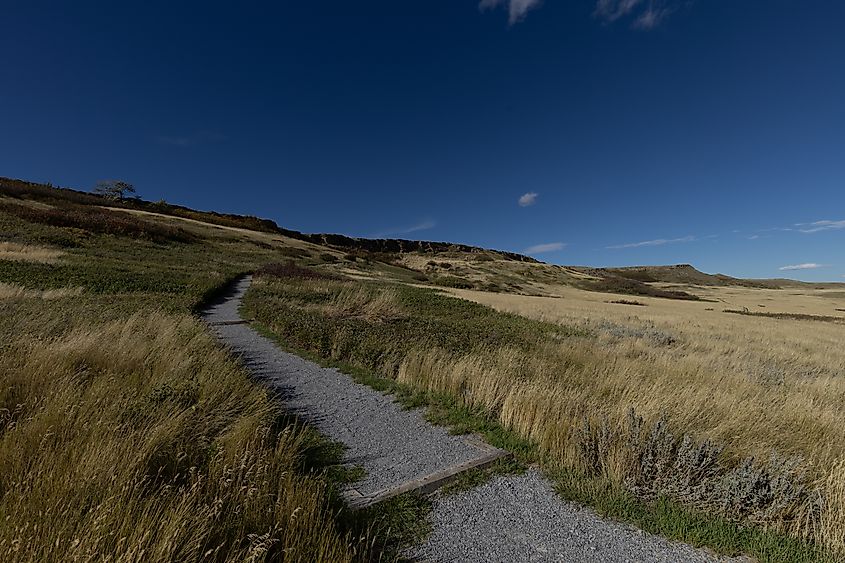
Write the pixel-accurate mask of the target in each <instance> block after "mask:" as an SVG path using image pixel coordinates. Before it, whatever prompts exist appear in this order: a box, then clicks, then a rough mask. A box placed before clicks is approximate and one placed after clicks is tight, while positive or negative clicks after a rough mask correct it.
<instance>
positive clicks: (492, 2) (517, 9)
mask: <svg viewBox="0 0 845 563" xmlns="http://www.w3.org/2000/svg"><path fill="white" fill-rule="evenodd" d="M542 3H543V0H481V2H480V3H479V4H478V9H479V10H481V11H482V12H484V11H487V10H493V9H495V8H498V7H500V6H504V7H506V8H507V10H508V23H509V24H510V25H513V24H515V23H519V22H521V21H522V20H523V19H525V16H526V14H528V12H529V11H531V10H533V9H534V8H538V7H540V5H541V4H542Z"/></svg>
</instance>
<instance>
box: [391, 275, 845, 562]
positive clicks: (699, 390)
mask: <svg viewBox="0 0 845 563" xmlns="http://www.w3.org/2000/svg"><path fill="white" fill-rule="evenodd" d="M712 291H713V292H714V294H713V295H712V297H715V298H719V299H723V300H745V301H747V302H748V303H749V304H752V303H754V302H763V303H766V304H767V305H768V307H769V308H775V307H777V308H778V310H805V311H806V310H810V311H813V312H815V310H814V309H813V307H816V308H820V307H828V308H830V307H833V303H832V302H830V301H829V300H827V301H826V299H827V298H820V297H817V296H814V295H810V296H803V297H802V296H799V295H796V294H794V292H793V293H786V292H777V291H761V290H738V289H730V290H723V291H718V290H715V289H713V290H712ZM455 293H457V294H459V295H460V296H461V297H464V298H469V299H472V300H474V301H477V302H479V303H483V304H487V305H490V306H492V307H494V308H496V309H499V310H501V311H505V312H510V313H516V314H519V315H522V316H527V317H529V318H534V319H537V320H543V321H546V322H554V323H561V324H565V325H578V326H583V327H585V328H588V329H590V330H592V331H594V333H595V334H596V338H590V339H570V340H569V341H567V342H566V343H562V344H560V345H556V344H548V343H547V344H546V345H544V346H543V347H541V348H540V349H539V353H538V354H536V355H533V356H532V357H524V356H519V355H518V354H516V356H517V357H513V356H514V354H515V353H514V352H511V353H510V356H511V357H509V358H507V360H503V359H500V358H501V357H502V355H503V352H502V351H497V353H494V354H487V355H482V356H481V357H479V358H474V359H472V361H473V362H474V364H473V370H471V371H466V370H460V369H457V370H452V371H451V372H450V376H449V377H454V378H456V379H457V381H458V383H455V382H451V383H450V385H452V386H455V385H463V386H464V387H466V388H470V389H472V393H471V395H470V396H468V397H467V400H468V401H471V402H474V401H478V402H479V403H480V404H490V403H496V404H500V405H502V407H501V410H500V413H501V418H502V421H503V422H504V423H506V424H507V425H509V426H510V427H513V428H515V429H517V430H518V431H519V432H520V433H523V434H524V435H527V436H531V437H532V438H534V439H536V440H538V441H539V442H540V443H541V444H545V445H546V447H547V448H548V450H549V451H550V452H556V454H557V455H559V456H560V458H561V460H562V462H564V463H567V464H573V463H579V462H580V461H579V456H580V455H581V452H579V451H578V447H577V441H573V440H571V438H570V437H571V436H573V435H577V433H578V430H577V429H578V425H579V424H581V422H580V420H579V419H580V418H581V417H583V416H584V415H585V414H586V415H590V414H592V419H593V431H595V430H596V426H597V425H598V426H601V424H603V422H602V421H601V419H607V420H609V421H612V425H615V424H617V423H619V422H620V421H623V420H624V417H625V413H626V411H627V410H628V409H629V408H631V407H634V409H635V410H636V412H637V414H638V415H639V416H642V417H644V419H645V421H646V425H647V426H648V425H653V424H655V423H656V421H658V420H660V419H661V417H664V416H665V417H667V418H668V420H669V421H670V424H671V427H672V428H673V429H674V431H675V432H676V434H678V435H679V436H680V435H683V434H688V435H691V436H695V437H696V439H697V440H711V441H712V443H714V444H719V445H721V446H723V447H724V448H725V450H726V451H725V453H726V454H727V455H729V456H730V457H733V458H734V459H743V458H748V457H754V459H755V461H756V462H757V463H761V462H766V460H770V458H771V456H772V453H773V452H777V454H778V455H779V456H780V459H779V460H778V463H777V464H776V465H777V467H769V468H768V469H767V471H769V472H770V473H772V472H773V474H778V473H777V471H778V468H780V469H789V473H791V474H792V475H793V476H794V479H795V480H799V481H802V482H804V483H805V484H806V486H807V487H808V488H812V489H816V490H817V491H818V492H819V495H820V496H814V495H813V494H810V493H808V494H807V495H805V500H804V502H803V503H802V504H801V505H800V506H793V507H791V508H790V507H787V509H786V510H785V513H786V514H787V515H788V516H787V517H785V518H779V519H776V520H775V521H772V522H769V523H770V525H772V526H773V527H775V528H779V529H782V530H785V531H788V532H790V533H792V534H794V535H797V536H801V537H810V536H813V537H816V538H818V539H820V540H821V541H822V542H823V543H824V544H825V545H828V546H832V547H835V548H838V549H845V536H844V535H843V532H842V530H843V529H845V496H843V487H845V473H843V470H842V467H843V465H842V464H843V460H845V425H843V424H842V422H841V421H842V420H843V417H845V379H843V377H842V376H843V374H845V349H843V348H842V347H841V345H840V344H841V342H842V337H843V332H842V327H841V326H838V325H835V324H831V323H821V322H811V321H790V320H779V319H756V318H753V317H752V318H749V317H737V316H735V315H727V314H722V313H721V312H720V311H713V310H712V309H713V306H712V305H711V304H709V303H700V304H698V303H689V304H688V303H682V304H681V303H674V302H671V303H668V302H666V301H663V300H657V299H646V300H645V301H646V303H647V307H643V308H637V310H636V312H635V313H631V312H630V310H629V309H627V308H625V307H620V306H619V305H614V304H609V303H607V302H606V300H607V299H608V297H609V296H606V295H601V294H588V293H586V292H579V291H577V290H566V291H565V292H564V294H563V298H562V299H550V298H527V297H522V296H515V295H492V294H483V293H480V292H455ZM775 300H777V301H775ZM740 302H742V301H740ZM708 309H711V310H708ZM414 361H419V360H414V359H413V358H409V362H411V364H409V366H408V367H407V368H405V372H404V373H403V374H402V375H401V376H402V377H404V378H407V379H409V380H412V381H416V384H417V385H428V384H429V383H428V382H427V379H428V378H429V377H430V375H426V374H428V373H430V369H429V368H415V367H414V366H413V362H414ZM429 361H430V360H429ZM468 361H470V359H467V358H464V359H462V362H463V363H464V364H466V363H467V362H468ZM538 364H541V365H538ZM455 365H456V366H459V365H460V364H458V363H456V364H455ZM515 365H517V366H520V368H519V369H517V370H516V371H515V370H514V368H513V366H515ZM438 369H440V370H441V371H440V372H439V373H438V375H437V378H439V379H442V378H444V377H447V376H446V375H444V372H443V371H442V370H443V369H444V368H443V367H439V368H438ZM526 372H529V373H533V374H537V375H536V376H532V377H530V378H528V379H526V378H525V377H524V374H525V373H526ZM451 374H453V375H451ZM514 374H523V376H522V380H523V381H525V382H526V384H525V385H520V386H518V387H517V388H514V387H511V386H508V385H507V382H508V381H511V380H513V379H514ZM518 379H520V377H519V375H517V380H518ZM462 380H465V381H467V383H460V381H462ZM469 382H473V383H469ZM597 418H598V419H599V420H596V419H597ZM610 457H617V458H618V457H620V454H619V453H618V452H617V453H613V454H611V455H610ZM622 457H624V456H622ZM799 460H800V461H799ZM611 465H613V464H611ZM619 465H620V464H619V463H616V467H617V469H616V470H608V473H609V474H610V475H611V476H614V475H615V476H616V477H615V478H616V479H620V475H624V474H625V471H621V470H619V469H618V468H619ZM622 480H624V479H622ZM757 516H758V517H759V516H761V515H759V514H758V515H757ZM763 519H765V518H763Z"/></svg>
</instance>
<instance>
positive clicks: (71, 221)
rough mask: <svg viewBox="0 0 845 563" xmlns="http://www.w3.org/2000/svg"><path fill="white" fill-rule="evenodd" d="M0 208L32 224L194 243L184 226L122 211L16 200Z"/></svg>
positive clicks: (1, 205)
mask: <svg viewBox="0 0 845 563" xmlns="http://www.w3.org/2000/svg"><path fill="white" fill-rule="evenodd" d="M0 211H3V212H6V213H9V214H11V215H15V216H16V217H19V218H21V219H23V220H24V221H29V222H31V223H41V224H43V225H50V226H53V227H63V228H75V229H82V230H85V231H90V232H92V233H101V234H108V235H116V236H126V237H132V238H138V239H147V240H151V241H154V242H183V243H187V242H193V241H194V240H196V237H195V236H194V235H192V234H190V233H189V232H187V231H186V230H184V229H181V228H179V227H172V226H169V225H163V224H161V223H154V222H152V221H144V220H143V219H138V218H136V217H132V216H130V215H126V214H124V213H118V212H114V211H109V210H107V209H103V208H102V207H94V206H82V205H65V206H63V207H55V208H51V209H36V208H33V207H30V206H26V205H18V204H16V203H5V202H3V203H0Z"/></svg>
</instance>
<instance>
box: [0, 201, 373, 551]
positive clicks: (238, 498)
mask: <svg viewBox="0 0 845 563" xmlns="http://www.w3.org/2000/svg"><path fill="white" fill-rule="evenodd" d="M4 193H6V192H4ZM13 195H14V196H15V197H2V198H0V233H2V240H0V343H2V344H0V347H1V348H2V353H0V559H2V560H3V561H9V562H13V561H39V562H40V561H69V560H74V561H88V560H92V561H93V560H104V559H111V560H145V561H188V560H201V559H202V560H214V561H244V560H264V559H265V558H268V557H270V558H278V557H279V556H280V554H281V553H282V552H284V553H285V555H284V560H285V561H303V562H306V561H315V560H317V561H331V562H334V561H353V560H367V559H369V558H370V557H377V556H378V553H379V550H380V549H381V548H380V544H379V540H380V539H381V538H383V537H384V534H382V533H381V532H379V530H378V528H377V527H373V528H372V529H371V530H370V532H368V533H370V534H372V536H371V537H368V539H367V541H364V542H363V543H362V542H361V541H359V540H360V538H361V533H362V532H359V531H356V530H357V528H355V527H354V526H350V524H349V523H348V522H342V521H340V520H338V519H337V510H338V508H339V505H338V504H337V500H336V494H335V492H334V488H335V483H336V480H335V479H329V478H328V477H327V476H326V473H325V472H324V470H323V469H322V468H321V463H335V462H336V461H337V460H336V459H330V458H325V459H324V461H323V462H317V461H316V460H317V459H318V458H319V457H320V456H317V457H316V458H315V457H314V455H313V454H314V452H315V451H317V450H318V449H320V448H323V447H324V446H323V445H322V443H321V442H320V441H319V439H318V438H317V437H315V436H314V435H313V434H312V433H311V432H310V431H307V430H306V429H304V428H301V427H297V426H295V425H291V424H290V423H289V422H286V419H285V418H284V417H282V416H281V414H282V413H280V412H279V410H278V406H277V405H276V404H275V403H274V401H273V400H272V399H271V398H270V397H269V396H268V395H267V394H266V393H265V392H264V391H263V390H262V388H261V387H259V386H258V385H257V384H255V383H254V382H252V381H251V380H250V379H249V378H248V376H247V375H246V374H245V373H244V372H243V371H242V370H241V368H240V367H239V366H238V364H236V363H235V362H234V361H233V360H232V359H231V358H230V357H229V356H228V355H227V354H226V353H225V351H224V350H222V349H221V348H220V346H219V345H218V344H217V343H216V340H215V339H214V338H213V337H212V336H211V335H210V334H209V333H208V331H207V329H206V328H205V327H204V326H203V325H202V324H201V323H200V322H199V321H198V320H197V319H196V318H195V317H193V316H192V315H191V312H192V310H194V309H195V308H196V307H197V306H199V305H200V304H201V303H202V302H203V301H204V300H205V299H206V298H207V297H208V296H210V295H212V294H214V292H215V291H217V290H218V289H219V288H220V287H221V286H222V285H223V284H225V283H226V282H227V281H228V280H230V279H232V277H233V276H235V275H238V274H240V273H242V272H244V271H248V270H252V269H254V268H256V267H258V266H260V265H261V264H264V263H266V262H270V261H274V260H279V259H284V258H285V257H286V256H291V255H295V256H298V257H300V258H301V259H304V260H308V259H310V257H311V256H313V257H314V260H316V261H318V262H319V261H320V259H319V258H318V257H317V256H318V255H319V253H325V252H326V249H325V248H319V247H315V246H314V245H310V244H308V243H304V242H302V241H298V240H294V239H288V238H285V237H282V236H280V235H276V234H269V233H253V232H245V231H241V230H239V229H238V228H235V229H231V228H219V227H214V226H211V225H207V224H197V223H192V222H188V221H184V220H181V219H179V220H176V219H172V220H171V219H165V218H161V217H158V216H153V215H148V214H147V215H145V214H137V213H135V214H130V213H127V212H125V211H120V210H108V209H104V208H102V207H95V206H92V205H91V203H102V201H101V200H99V199H91V198H89V197H88V196H85V195H84V194H83V195H73V196H72V197H71V198H70V199H69V198H68V196H67V194H66V193H64V192H56V191H51V190H50V188H49V187H45V186H40V187H37V189H34V192H33V193H28V192H26V191H25V190H24V191H23V192H20V191H19V192H17V193H15V194H13ZM71 200H72V201H71ZM323 457H325V456H323Z"/></svg>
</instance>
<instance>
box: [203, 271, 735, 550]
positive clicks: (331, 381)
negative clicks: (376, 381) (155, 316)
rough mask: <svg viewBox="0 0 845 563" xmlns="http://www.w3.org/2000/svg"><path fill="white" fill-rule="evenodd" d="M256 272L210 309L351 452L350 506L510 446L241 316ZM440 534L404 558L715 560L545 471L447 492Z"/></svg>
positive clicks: (225, 335)
mask: <svg viewBox="0 0 845 563" xmlns="http://www.w3.org/2000/svg"><path fill="white" fill-rule="evenodd" d="M250 283H251V278H249V277H247V278H243V279H241V280H239V281H238V282H237V283H235V284H234V285H233V287H232V288H231V290H230V291H229V292H228V293H226V294H225V295H224V296H222V297H221V298H220V299H219V300H217V301H216V302H215V303H214V304H212V305H210V306H209V307H208V308H207V309H206V310H205V312H204V313H203V318H204V319H205V321H206V322H207V323H208V324H209V325H210V326H211V327H212V330H213V331H214V333H215V334H216V335H217V337H218V338H219V339H220V340H221V341H222V342H223V343H224V344H226V345H227V346H228V347H229V348H230V349H231V350H232V352H233V353H234V354H236V355H237V356H239V357H240V359H241V361H242V362H243V364H244V365H245V366H246V368H247V369H248V370H249V371H250V372H251V373H252V374H253V376H254V377H256V378H257V379H258V380H260V381H261V382H263V383H264V384H266V385H268V386H269V387H271V388H272V389H273V390H274V391H275V392H277V393H278V394H279V396H280V397H281V400H282V401H283V403H284V406H285V409H286V410H288V411H289V412H292V413H293V414H296V415H297V416H299V417H301V418H303V419H304V420H306V421H307V422H309V423H310V424H313V425H314V426H315V427H316V428H317V430H319V431H320V432H321V433H322V434H323V435H324V436H326V437H328V438H331V439H333V440H336V441H339V442H342V443H343V444H345V445H346V446H347V447H348V449H347V452H346V460H345V461H346V462H347V463H350V464H354V465H358V466H360V467H362V468H364V470H365V471H366V476H365V477H364V478H363V479H362V480H360V481H358V482H357V483H355V484H354V486H353V487H350V488H349V489H348V490H347V494H346V497H347V500H348V502H349V504H350V506H352V507H353V508H354V507H362V506H368V505H370V504H373V503H375V502H378V501H380V500H383V499H385V498H389V497H391V496H394V495H397V494H401V493H403V492H407V491H411V490H416V491H420V492H425V493H429V492H432V491H435V490H436V489H437V488H438V487H439V486H440V485H442V484H444V483H446V482H448V481H449V480H451V479H452V478H454V477H455V476H456V475H458V474H460V473H461V472H463V471H465V470H467V469H470V468H473V467H484V466H487V465H489V464H491V463H493V462H494V461H495V460H496V459H499V458H500V457H503V456H505V455H507V453H506V452H503V451H502V450H498V449H496V448H493V447H492V446H489V445H487V444H485V443H484V442H483V441H481V440H480V439H479V438H477V437H474V436H454V435H451V434H449V432H448V431H447V430H446V429H445V428H442V427H438V426H433V425H432V424H430V423H428V422H427V421H426V420H425V419H424V418H423V414H422V411H420V410H404V409H403V408H402V407H401V406H400V405H399V404H397V403H396V402H395V401H394V400H393V398H392V397H390V396H389V395H383V394H381V393H379V392H378V391H375V390H373V389H371V388H369V387H366V386H364V385H361V384H358V383H355V382H354V381H353V380H352V379H351V378H350V377H349V376H347V375H345V374H343V373H341V372H339V371H338V370H336V369H331V368H324V367H321V366H319V365H317V364H315V363H313V362H310V361H307V360H304V359H302V358H300V357H298V356H296V355H294V354H289V353H287V352H284V351H283V350H281V349H280V348H278V347H277V346H276V345H275V344H274V343H273V342H272V341H271V340H269V339H268V338H265V337H264V336H262V335H260V334H259V333H258V332H256V331H255V330H254V329H253V328H251V327H250V326H249V325H248V323H247V322H246V321H245V320H244V319H242V318H241V317H240V315H239V313H238V308H239V306H240V304H241V300H242V298H243V295H244V293H245V292H246V290H247V289H248V287H249V284H250ZM431 520H432V527H433V532H432V534H431V535H430V537H429V538H428V539H427V540H426V541H425V542H423V543H422V544H421V545H418V546H415V547H413V548H410V549H408V550H407V551H406V553H405V555H406V556H407V557H410V558H412V559H414V560H417V561H425V562H457V561H460V562H468V563H470V562H479V563H480V562H499V561H501V562H505V561H507V562H546V561H549V562H551V561H565V562H582V561H583V562H588V561H589V562H594V561H602V562H620V563H621V562H625V563H628V562H635V561H636V562H652V561H665V562H669V561H671V562H680V561H684V562H686V561H691V562H711V561H746V559H736V560H729V559H720V558H718V557H715V556H713V555H712V554H710V553H708V552H707V551H704V550H700V549H695V548H693V547H691V546H688V545H685V544H681V543H677V542H670V541H667V540H666V539H664V538H661V537H659V536H654V535H651V534H646V533H644V532H642V531H640V530H637V529H636V528H634V527H632V526H629V525H626V524H621V523H618V522H613V521H609V520H606V519H604V518H601V517H600V516H598V515H597V514H596V513H595V512H593V511H591V510H589V509H585V508H582V507H578V506H576V505H574V504H571V503H567V502H564V501H563V500H561V498H560V497H559V496H558V495H557V494H556V493H555V492H554V490H553V488H552V486H551V484H550V483H549V482H548V481H547V480H546V479H545V478H544V477H543V476H542V475H541V474H540V473H539V472H538V471H536V470H533V469H532V470H530V471H528V472H527V473H525V474H523V475H507V476H497V477H494V478H493V479H492V480H491V481H490V482H488V483H486V484H483V485H481V486H479V487H476V488H475V489H472V490H469V491H465V492H461V493H457V494H452V495H440V494H438V496H437V498H436V499H435V501H434V506H433V510H432V514H431Z"/></svg>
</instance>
